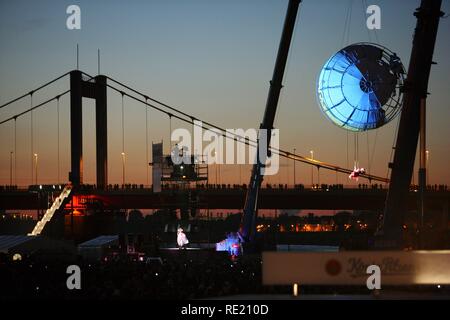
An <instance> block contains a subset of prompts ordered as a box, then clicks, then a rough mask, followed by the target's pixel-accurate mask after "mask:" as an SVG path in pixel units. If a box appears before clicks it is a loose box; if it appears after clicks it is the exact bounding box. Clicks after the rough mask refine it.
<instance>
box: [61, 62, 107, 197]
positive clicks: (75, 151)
mask: <svg viewBox="0 0 450 320" xmlns="http://www.w3.org/2000/svg"><path fill="white" fill-rule="evenodd" d="M83 97H85V98H90V99H95V127H96V129H95V130H96V131H95V133H96V161H97V187H98V188H101V189H103V188H105V187H106V186H107V185H108V140H107V98H106V76H103V75H98V76H96V77H94V78H92V79H86V78H83V74H82V72H81V71H79V70H73V71H71V72H70V143H71V171H70V173H69V180H70V181H71V182H72V184H73V185H74V186H79V185H80V184H82V183H83V110H82V106H83V104H82V100H83Z"/></svg>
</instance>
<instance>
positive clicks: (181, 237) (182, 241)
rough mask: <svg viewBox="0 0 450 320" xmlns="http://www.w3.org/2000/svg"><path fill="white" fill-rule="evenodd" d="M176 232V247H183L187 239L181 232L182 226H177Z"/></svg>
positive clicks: (187, 241)
mask: <svg viewBox="0 0 450 320" xmlns="http://www.w3.org/2000/svg"><path fill="white" fill-rule="evenodd" d="M177 233H178V235H177V243H178V248H179V249H185V245H187V244H188V243H189V240H188V239H187V237H186V234H185V233H184V232H183V229H182V228H178V230H177Z"/></svg>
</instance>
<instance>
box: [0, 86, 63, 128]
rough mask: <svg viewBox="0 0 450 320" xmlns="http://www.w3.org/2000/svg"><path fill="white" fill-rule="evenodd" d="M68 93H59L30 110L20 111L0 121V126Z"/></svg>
mask: <svg viewBox="0 0 450 320" xmlns="http://www.w3.org/2000/svg"><path fill="white" fill-rule="evenodd" d="M69 92H70V89H69V90H66V91H64V92H63V93H61V94H59V95H57V96H54V97H53V98H50V99H48V100H45V101H44V102H42V103H40V104H37V105H35V106H34V107H32V108H29V109H27V110H25V111H22V112H20V113H18V114H16V115H14V116H12V117H9V118H7V119H5V120H2V121H0V124H4V123H6V122H9V121H11V120H15V119H16V118H18V117H21V116H23V115H24V114H27V113H28V112H31V111H33V110H36V109H37V108H40V107H42V106H44V105H46V104H47V103H49V102H51V101H53V100H55V99H56V98H57V97H58V96H59V97H62V96H63V95H65V94H67V93H69Z"/></svg>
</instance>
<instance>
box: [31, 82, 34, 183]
mask: <svg viewBox="0 0 450 320" xmlns="http://www.w3.org/2000/svg"><path fill="white" fill-rule="evenodd" d="M32 108H33V91H31V92H30V109H31V112H30V114H31V117H30V141H31V143H30V145H31V184H33V162H34V161H33V160H34V141H33V110H32Z"/></svg>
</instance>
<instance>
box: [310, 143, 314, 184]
mask: <svg viewBox="0 0 450 320" xmlns="http://www.w3.org/2000/svg"><path fill="white" fill-rule="evenodd" d="M309 153H310V154H311V160H314V150H311V151H309ZM311 186H314V168H313V166H311Z"/></svg>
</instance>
